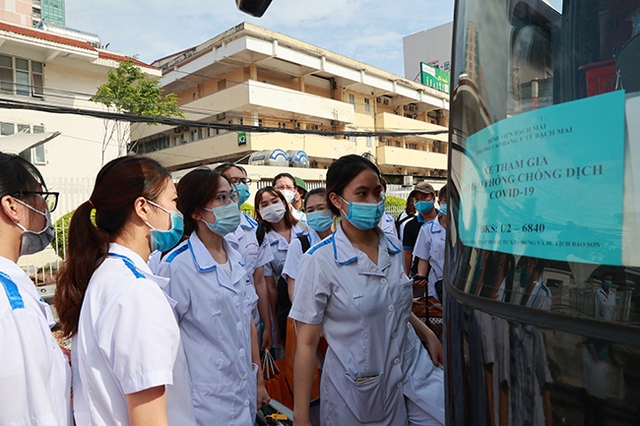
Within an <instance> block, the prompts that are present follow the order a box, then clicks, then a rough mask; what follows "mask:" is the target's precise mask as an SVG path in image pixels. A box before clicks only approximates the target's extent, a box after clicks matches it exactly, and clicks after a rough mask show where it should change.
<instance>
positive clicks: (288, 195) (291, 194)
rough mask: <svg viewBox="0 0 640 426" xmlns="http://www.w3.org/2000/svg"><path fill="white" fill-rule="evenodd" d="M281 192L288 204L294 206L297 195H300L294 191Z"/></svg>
mask: <svg viewBox="0 0 640 426" xmlns="http://www.w3.org/2000/svg"><path fill="white" fill-rule="evenodd" d="M280 192H282V195H283V196H284V199H285V200H287V203H289V204H292V203H293V202H295V201H296V195H298V194H297V193H296V191H294V190H292V189H282V190H280Z"/></svg>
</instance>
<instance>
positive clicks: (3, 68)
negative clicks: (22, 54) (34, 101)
mask: <svg viewBox="0 0 640 426" xmlns="http://www.w3.org/2000/svg"><path fill="white" fill-rule="evenodd" d="M42 68H43V67H42V62H36V61H30V60H28V59H22V58H14V57H13V56H6V55H0V92H2V93H9V94H11V95H14V94H15V95H21V96H34V97H42V96H43V95H44V92H43V83H44V78H43V75H42V74H43V69H42Z"/></svg>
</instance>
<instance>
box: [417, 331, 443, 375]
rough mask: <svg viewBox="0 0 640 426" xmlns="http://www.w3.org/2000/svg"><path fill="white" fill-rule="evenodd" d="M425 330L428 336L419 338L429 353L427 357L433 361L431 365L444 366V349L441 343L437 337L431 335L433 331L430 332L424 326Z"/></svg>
mask: <svg viewBox="0 0 640 426" xmlns="http://www.w3.org/2000/svg"><path fill="white" fill-rule="evenodd" d="M425 328H426V329H427V330H428V331H429V334H428V335H426V336H421V337H420V340H422V341H423V342H424V343H425V344H426V345H427V351H429V355H431V361H433V365H435V366H439V365H444V348H443V347H442V343H440V341H439V340H438V337H437V336H436V335H435V334H434V333H433V331H431V329H430V328H429V327H427V326H425Z"/></svg>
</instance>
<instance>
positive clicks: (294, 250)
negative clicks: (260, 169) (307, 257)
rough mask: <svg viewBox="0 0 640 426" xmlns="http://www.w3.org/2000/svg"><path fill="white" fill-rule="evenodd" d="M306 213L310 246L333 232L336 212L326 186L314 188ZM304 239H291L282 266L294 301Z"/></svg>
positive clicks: (306, 236) (290, 295) (307, 237)
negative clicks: (330, 207) (331, 204)
mask: <svg viewBox="0 0 640 426" xmlns="http://www.w3.org/2000/svg"><path fill="white" fill-rule="evenodd" d="M304 205H305V213H306V215H307V226H308V227H309V230H308V231H307V233H306V234H304V235H305V236H304V238H306V239H307V241H308V244H309V248H310V247H311V246H314V245H316V244H318V243H319V242H320V241H322V240H323V239H325V238H327V237H328V236H329V235H331V233H332V232H333V229H332V228H333V218H334V214H333V213H332V212H331V210H330V209H329V205H328V204H327V198H326V190H325V189H324V188H315V189H312V190H311V191H310V192H309V193H308V194H307V196H306V198H305V200H304ZM303 254H304V253H303V247H302V241H301V240H300V239H299V238H296V239H294V240H293V241H291V244H290V245H289V250H288V251H287V258H286V260H285V262H284V267H283V268H282V275H283V276H284V277H286V279H287V285H288V290H289V299H291V301H293V290H294V288H295V282H296V276H297V275H298V264H299V263H300V257H301V256H302V255H303Z"/></svg>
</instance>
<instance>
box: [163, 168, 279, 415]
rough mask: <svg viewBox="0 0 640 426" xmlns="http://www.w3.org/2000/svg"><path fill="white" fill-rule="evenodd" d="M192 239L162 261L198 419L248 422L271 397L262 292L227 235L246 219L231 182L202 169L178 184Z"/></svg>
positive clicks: (189, 234) (188, 233) (217, 174)
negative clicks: (260, 332) (259, 307)
mask: <svg viewBox="0 0 640 426" xmlns="http://www.w3.org/2000/svg"><path fill="white" fill-rule="evenodd" d="M177 189H178V209H179V210H180V211H181V212H182V213H183V215H184V229H185V236H188V239H186V240H184V241H183V242H182V243H180V244H179V245H178V246H177V247H176V248H175V249H174V250H172V251H171V252H169V253H168V254H167V255H166V256H164V258H163V259H162V262H160V265H159V266H158V274H159V275H162V276H165V277H168V278H169V279H170V280H169V285H167V287H166V288H165V291H166V292H167V294H168V295H169V296H170V297H171V298H172V299H173V300H175V301H176V306H175V311H176V314H177V316H178V323H179V325H180V332H181V335H182V339H183V343H184V349H185V354H186V357H187V364H188V366H189V375H190V378H191V385H192V389H193V392H192V400H193V406H194V410H195V416H196V421H197V424H198V425H202V426H205V425H213V424H216V425H225V426H236V425H242V426H249V425H253V423H254V422H255V416H256V410H257V407H258V406H262V403H265V402H269V395H268V394H267V391H266V389H265V387H264V379H263V376H262V373H261V371H260V368H259V364H260V353H259V351H260V349H259V347H258V338H257V334H256V327H255V325H254V323H253V320H252V317H251V313H252V310H253V309H254V307H255V305H256V303H257V301H258V296H257V295H256V292H255V290H254V288H253V284H252V283H251V279H250V277H249V275H248V273H247V271H246V270H245V269H244V264H243V259H242V255H241V254H240V253H238V252H237V251H235V250H234V249H233V248H232V247H231V245H230V244H229V242H228V241H227V240H226V239H225V236H226V235H227V234H229V233H231V232H234V231H235V230H236V229H237V228H238V225H239V224H240V215H241V213H240V209H239V208H238V205H237V204H236V202H235V192H234V191H233V189H232V187H231V185H230V184H229V181H228V180H227V179H225V178H224V177H223V176H222V175H221V174H220V173H219V172H216V171H212V170H210V169H208V168H201V169H196V170H193V171H191V172H189V173H187V174H186V175H185V176H184V177H182V179H180V182H178V188H177Z"/></svg>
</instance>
